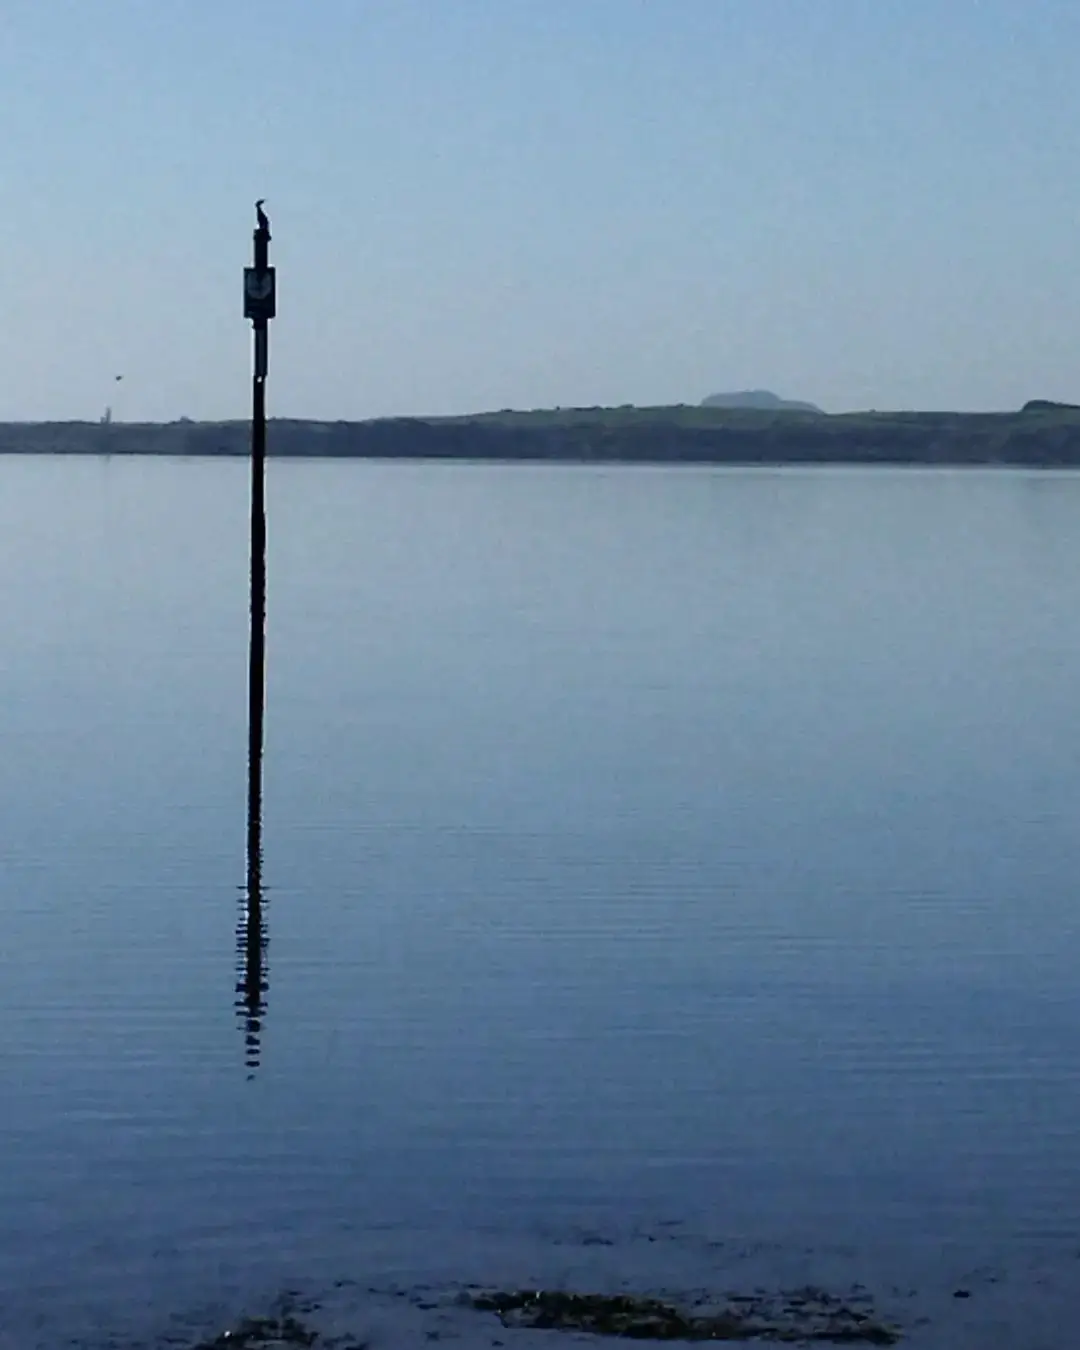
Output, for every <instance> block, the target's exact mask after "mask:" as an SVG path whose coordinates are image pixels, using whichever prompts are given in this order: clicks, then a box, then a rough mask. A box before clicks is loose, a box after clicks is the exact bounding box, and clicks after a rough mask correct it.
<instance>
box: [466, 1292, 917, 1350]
mask: <svg viewBox="0 0 1080 1350" xmlns="http://www.w3.org/2000/svg"><path fill="white" fill-rule="evenodd" d="M469 1303H470V1304H471V1306H472V1307H473V1308H475V1309H476V1310H477V1311H478V1312H493V1313H495V1314H496V1315H497V1316H498V1317H499V1319H500V1320H501V1322H502V1323H503V1325H504V1326H506V1327H529V1328H533V1329H536V1330H555V1331H572V1332H587V1333H591V1334H592V1335H597V1336H619V1337H625V1338H627V1339H631V1340H650V1341H772V1342H774V1343H786V1344H796V1343H800V1342H801V1343H808V1342H810V1343H812V1342H822V1343H829V1344H832V1345H895V1344H896V1343H897V1342H898V1341H899V1339H900V1336H899V1333H898V1332H896V1331H895V1330H894V1329H893V1328H892V1327H889V1326H886V1325H885V1324H884V1323H883V1322H880V1321H879V1320H878V1319H877V1318H876V1317H875V1316H874V1315H873V1314H872V1313H871V1312H869V1311H863V1310H861V1309H858V1308H855V1307H853V1306H852V1305H851V1303H850V1302H845V1301H844V1300H843V1299H840V1298H836V1297H835V1296H833V1295H830V1294H828V1293H826V1292H825V1291H824V1290H820V1289H804V1290H798V1291H795V1292H792V1293H787V1294H782V1295H780V1297H779V1298H775V1299H769V1298H766V1297H764V1296H760V1297H758V1296H755V1297H743V1298H735V1297H732V1298H729V1299H728V1300H727V1302H726V1303H725V1304H724V1305H723V1306H720V1307H713V1308H710V1309H708V1310H705V1309H700V1310H695V1311H693V1312H683V1311H680V1309H678V1308H676V1307H675V1306H674V1305H673V1304H670V1303H665V1302H663V1301H662V1300H660V1299H656V1298H641V1297H636V1296H634V1295H631V1294H575V1293H567V1292H564V1291H562V1290H551V1289H522V1290H513V1291H508V1292H498V1291H496V1292H487V1293H478V1294H471V1295H470V1296H469Z"/></svg>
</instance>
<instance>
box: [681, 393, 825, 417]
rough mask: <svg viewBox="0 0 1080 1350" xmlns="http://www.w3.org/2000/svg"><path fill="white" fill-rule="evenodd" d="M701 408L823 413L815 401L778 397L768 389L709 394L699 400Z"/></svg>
mask: <svg viewBox="0 0 1080 1350" xmlns="http://www.w3.org/2000/svg"><path fill="white" fill-rule="evenodd" d="M701 406H702V407H703V408H761V409H763V410H764V411H767V412H811V413H823V411H824V410H823V409H821V408H819V407H818V406H817V404H815V403H800V402H799V401H798V400H797V399H788V398H780V397H779V396H778V395H777V394H774V393H773V392H772V390H770V389H741V390H740V391H739V392H738V393H736V394H710V395H709V397H708V398H703V399H702V400H701Z"/></svg>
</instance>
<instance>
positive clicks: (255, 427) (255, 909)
mask: <svg viewBox="0 0 1080 1350" xmlns="http://www.w3.org/2000/svg"><path fill="white" fill-rule="evenodd" d="M255 212H256V218H257V224H256V228H255V233H254V246H255V247H254V260H253V266H251V267H245V268H244V317H245V318H248V319H250V320H251V327H252V336H253V348H254V350H253V363H252V380H251V638H250V645H249V651H248V802H247V894H246V903H245V906H244V911H243V913H242V915H241V918H240V923H239V931H238V934H237V957H238V961H239V962H240V963H241V965H242V970H241V971H239V972H238V976H237V986H236V992H237V995H238V1010H239V1011H240V1012H241V1016H242V1018H243V1020H244V1029H245V1031H244V1034H245V1047H246V1053H245V1058H246V1061H247V1064H248V1068H249V1069H251V1070H254V1069H255V1068H256V1067H257V1066H258V1062H259V1049H260V1033H261V1029H262V1018H263V1014H264V1011H265V999H264V995H265V992H266V988H267V981H266V976H265V969H264V955H265V950H266V930H265V924H264V920H263V910H262V904H263V897H262V758H263V714H264V709H265V701H266V374H267V364H268V346H269V327H270V320H271V319H272V318H273V317H274V313H275V308H276V287H275V280H276V278H275V274H274V269H273V268H272V267H271V266H270V222H269V220H268V219H267V217H266V213H265V211H263V203H262V201H261V200H260V201H258V202H256V203H255Z"/></svg>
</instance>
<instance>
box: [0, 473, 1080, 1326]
mask: <svg viewBox="0 0 1080 1350" xmlns="http://www.w3.org/2000/svg"><path fill="white" fill-rule="evenodd" d="M269 511H270V546H269V627H268V659H269V681H268V708H267V748H266V764H265V790H266V799H265V821H264V845H265V857H264V868H263V873H264V879H265V883H266V896H267V911H266V917H267V922H268V939H269V943H268V948H267V957H268V963H269V964H268V984H269V988H268V990H267V1009H266V1016H265V1019H264V1023H263V1026H262V1031H261V1044H260V1059H261V1063H260V1065H259V1068H258V1070H257V1072H256V1073H255V1074H254V1075H253V1076H251V1075H249V1074H248V1072H247V1070H246V1068H245V1062H244V1040H243V1034H242V1025H241V1022H240V1020H239V1019H238V1016H237V1011H236V1008H235V1007H234V1000H235V982H236V972H235V961H236V943H235V928H236V923H237V917H238V915H237V906H238V903H239V902H240V901H241V900H242V899H243V891H242V886H243V882H244V854H243V850H244V840H245V826H244V807H245V781H244V773H245V768H246V747H245V717H246V709H245V697H246V652H247V633H246V622H247V602H246V567H247V556H246V521H247V515H246V512H247V478H246V467H245V466H244V465H243V464H242V463H235V462H229V463H214V462H207V461H157V460H147V461H141V460H120V459H113V460H96V459H85V460H83V459H79V460H76V459H33V458H7V459H4V460H0V566H2V568H3V573H4V575H5V576H6V577H7V578H8V584H7V585H6V586H5V587H4V590H3V593H2V595H0V627H2V631H3V633H4V641H3V643H2V646H0V748H2V754H0V810H2V816H3V820H4V822H5V829H4V832H3V837H2V840H0V876H2V883H3V899H2V903H0V1056H2V1062H3V1064H4V1065H5V1068H6V1072H5V1074H4V1109H3V1111H2V1112H0V1157H2V1159H3V1163H2V1164H0V1213H2V1214H3V1221H2V1226H0V1292H2V1294H3V1297H4V1301H5V1302H10V1303H11V1306H16V1305H17V1306H18V1307H19V1308H20V1309H22V1310H23V1311H24V1312H26V1313H27V1315H30V1314H32V1312H33V1310H34V1309H35V1308H42V1309H44V1308H46V1307H48V1308H49V1309H50V1310H51V1311H50V1316H51V1317H53V1319H54V1320H55V1321H56V1324H57V1325H60V1326H63V1327H64V1328H65V1329H73V1328H79V1329H85V1327H86V1326H87V1325H88V1324H89V1322H93V1321H94V1319H97V1321H98V1323H100V1325H102V1326H106V1325H112V1324H113V1323H114V1322H115V1320H116V1318H118V1317H119V1316H121V1314H122V1312H123V1311H124V1310H125V1309H129V1308H130V1306H131V1305H132V1304H133V1303H137V1304H139V1305H140V1306H143V1307H146V1308H149V1309H151V1310H152V1314H153V1316H155V1317H164V1316H165V1315H166V1313H168V1312H169V1311H172V1310H175V1309H179V1308H182V1307H186V1306H188V1305H190V1304H191V1303H192V1302H193V1301H194V1300H197V1299H198V1298H200V1297H203V1296H204V1295H205V1296H206V1297H210V1296H212V1295H213V1296H216V1295H217V1293H218V1292H220V1291H221V1290H223V1289H228V1290H232V1291H237V1292H238V1294H239V1293H242V1292H243V1291H244V1290H246V1289H256V1288H259V1289H261V1288H263V1287H267V1288H268V1287H270V1286H272V1285H273V1284H274V1282H275V1281H276V1280H278V1279H280V1278H286V1277H291V1276H292V1275H293V1274H295V1273H296V1272H297V1271H301V1273H302V1272H303V1271H305V1270H306V1269H307V1268H308V1267H309V1266H313V1265H314V1264H318V1265H319V1268H320V1269H321V1270H324V1271H326V1272H328V1273H329V1272H333V1271H334V1270H341V1271H342V1273H345V1272H346V1270H347V1269H351V1265H352V1264H353V1263H355V1261H356V1259H357V1258H356V1252H357V1251H360V1250H363V1243H364V1242H365V1241H367V1240H368V1238H370V1236H371V1235H372V1234H374V1233H386V1232H391V1231H392V1232H394V1233H395V1234H397V1235H398V1237H399V1239H400V1241H401V1242H403V1243H405V1244H406V1245H407V1243H408V1241H409V1235H410V1234H416V1235H419V1234H422V1233H423V1234H428V1235H430V1234H432V1233H442V1234H446V1235H454V1234H456V1235H459V1236H460V1235H462V1234H465V1233H476V1232H493V1231H497V1232H505V1233H507V1234H510V1233H513V1232H522V1233H524V1232H530V1233H536V1232H540V1231H545V1232H555V1231H563V1230H566V1231H570V1230H571V1229H572V1228H573V1226H574V1225H581V1224H589V1225H593V1226H594V1227H597V1226H599V1228H601V1229H602V1228H603V1226H604V1225H605V1224H607V1225H611V1226H613V1228H614V1227H618V1226H620V1225H622V1226H623V1228H626V1227H627V1226H631V1227H632V1226H633V1225H635V1224H637V1225H647V1224H655V1223H658V1222H661V1221H664V1220H672V1221H675V1220H677V1221H679V1222H681V1223H686V1224H692V1225H697V1227H698V1229H700V1230H701V1231H702V1232H705V1231H709V1232H714V1233H719V1234H722V1235H726V1236H728V1237H733V1238H737V1239H739V1240H742V1241H747V1242H751V1241H761V1242H776V1243H798V1242H802V1243H807V1244H813V1243H815V1242H823V1241H826V1240H828V1241H829V1242H832V1243H850V1244H852V1246H853V1248H857V1249H859V1250H865V1249H866V1248H867V1247H868V1245H869V1244H874V1243H882V1242H887V1243H889V1244H892V1245H893V1246H895V1247H897V1248H898V1249H899V1248H904V1247H905V1245H906V1246H907V1247H908V1248H910V1249H911V1250H912V1251H914V1250H916V1249H922V1250H929V1249H931V1248H935V1247H937V1246H941V1245H945V1246H948V1245H949V1244H952V1245H953V1246H954V1247H957V1248H958V1249H965V1250H966V1249H970V1250H971V1252H972V1253H974V1252H975V1251H976V1249H978V1250H979V1251H984V1252H985V1251H990V1252H992V1253H995V1254H996V1256H995V1259H997V1260H999V1261H1001V1262H1003V1263H1005V1264H1007V1263H1008V1261H1009V1259H1010V1256H1011V1255H1012V1254H1014V1253H1018V1252H1020V1251H1022V1250H1024V1251H1026V1250H1029V1249H1031V1248H1032V1247H1033V1246H1039V1247H1040V1248H1042V1249H1046V1250H1052V1249H1056V1248H1058V1247H1060V1249H1061V1250H1062V1251H1063V1252H1064V1251H1065V1250H1066V1249H1068V1250H1070V1251H1072V1250H1074V1249H1075V1248H1076V1247H1077V1246H1078V1244H1080V1232H1078V1231H1077V1217H1076V1216H1077V1214H1078V1213H1080V1131H1078V1130H1077V1121H1078V1120H1080V1070H1078V1067H1077V1065H1078V1052H1080V1030H1078V1027H1080V991H1078V989H1077V981H1076V970H1077V966H1078V961H1080V925H1078V920H1077V906H1076V883H1075V878H1076V877H1077V875H1078V874H1080V838H1078V834H1077V831H1076V828H1075V821H1076V819H1077V817H1078V812H1080V738H1078V736H1077V734H1076V730H1075V725H1076V712H1075V708H1076V690H1077V688H1078V687H1080V568H1078V566H1077V564H1078V561H1080V559H1078V552H1080V542H1078V541H1080V479H1077V478H1073V477H1071V476H1068V475H1055V474H1049V473H1039V474H1031V475H1027V474H1022V473H1012V472H986V473H983V472H972V471H961V472H918V471H888V470H875V471H861V472H860V471H837V470H806V471H797V470H782V471H767V470H757V471H734V470H717V469H696V468H677V469H647V468H633V469H631V468H604V469H591V468H581V467H569V466H562V467H543V466H512V467H493V466H479V465H475V466H470V465H428V464H413V465H400V464H399V465H375V464H364V463H312V462H304V463H285V462H280V463H279V462H272V463H271V465H270V484H269ZM454 1240H456V1239H454ZM416 1250H417V1251H418V1252H422V1251H424V1250H430V1248H424V1247H423V1243H422V1241H421V1239H420V1237H419V1236H418V1237H417V1247H416ZM418 1260H420V1258H418ZM421 1263H422V1262H421ZM9 1296H10V1298H9ZM88 1319H89V1322H88Z"/></svg>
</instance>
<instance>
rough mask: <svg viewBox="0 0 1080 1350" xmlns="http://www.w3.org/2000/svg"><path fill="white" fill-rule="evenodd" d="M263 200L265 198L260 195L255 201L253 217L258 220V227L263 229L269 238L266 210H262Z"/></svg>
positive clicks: (268, 222)
mask: <svg viewBox="0 0 1080 1350" xmlns="http://www.w3.org/2000/svg"><path fill="white" fill-rule="evenodd" d="M264 201H266V198H265V197H260V198H259V200H258V201H257V202H256V203H255V218H256V220H257V221H258V222H259V229H260V230H263V231H264V232H265V234H266V237H267V239H269V238H270V221H269V219H268V218H267V215H266V212H265V211H264V210H263V202H264Z"/></svg>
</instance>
